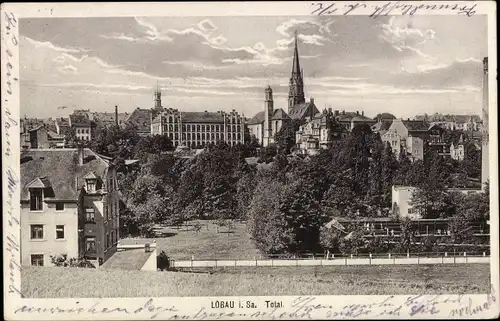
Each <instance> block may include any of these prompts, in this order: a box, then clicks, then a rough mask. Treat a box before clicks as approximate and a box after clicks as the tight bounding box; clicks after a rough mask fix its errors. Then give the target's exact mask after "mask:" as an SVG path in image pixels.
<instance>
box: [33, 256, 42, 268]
mask: <svg viewBox="0 0 500 321" xmlns="http://www.w3.org/2000/svg"><path fill="white" fill-rule="evenodd" d="M31 265H33V266H43V254H31Z"/></svg>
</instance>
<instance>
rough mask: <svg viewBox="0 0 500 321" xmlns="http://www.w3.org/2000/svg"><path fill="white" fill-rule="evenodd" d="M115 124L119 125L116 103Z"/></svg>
mask: <svg viewBox="0 0 500 321" xmlns="http://www.w3.org/2000/svg"><path fill="white" fill-rule="evenodd" d="M115 125H116V126H118V106H117V105H115Z"/></svg>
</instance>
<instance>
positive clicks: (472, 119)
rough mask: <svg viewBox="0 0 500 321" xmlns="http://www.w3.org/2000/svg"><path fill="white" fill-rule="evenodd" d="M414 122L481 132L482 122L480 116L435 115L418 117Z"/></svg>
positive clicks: (449, 128)
mask: <svg viewBox="0 0 500 321" xmlns="http://www.w3.org/2000/svg"><path fill="white" fill-rule="evenodd" d="M414 120H420V121H426V122H428V123H430V124H431V125H432V124H436V125H439V126H441V127H442V128H444V129H447V130H462V131H477V130H481V125H482V121H481V118H480V117H479V116H478V115H450V114H446V115H443V114H438V113H436V114H433V115H427V114H425V115H417V116H415V119H414Z"/></svg>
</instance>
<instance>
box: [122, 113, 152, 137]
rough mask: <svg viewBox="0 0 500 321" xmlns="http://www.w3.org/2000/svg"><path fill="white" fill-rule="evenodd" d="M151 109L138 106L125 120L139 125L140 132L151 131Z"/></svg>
mask: <svg viewBox="0 0 500 321" xmlns="http://www.w3.org/2000/svg"><path fill="white" fill-rule="evenodd" d="M152 112H153V111H152V110H151V109H141V108H139V107H137V108H136V109H135V110H134V111H133V112H132V113H130V115H128V117H127V118H125V120H124V122H126V123H129V124H132V125H135V126H137V131H139V132H151V113H152Z"/></svg>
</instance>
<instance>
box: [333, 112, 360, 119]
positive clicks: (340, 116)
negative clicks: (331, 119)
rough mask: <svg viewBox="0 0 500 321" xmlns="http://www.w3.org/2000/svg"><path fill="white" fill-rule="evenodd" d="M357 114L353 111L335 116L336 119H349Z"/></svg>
mask: <svg viewBox="0 0 500 321" xmlns="http://www.w3.org/2000/svg"><path fill="white" fill-rule="evenodd" d="M356 116H358V114H356V113H355V112H351V111H348V112H343V113H342V114H340V115H338V116H337V120H338V121H349V122H350V121H351V120H352V119H353V118H354V117H356Z"/></svg>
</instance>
